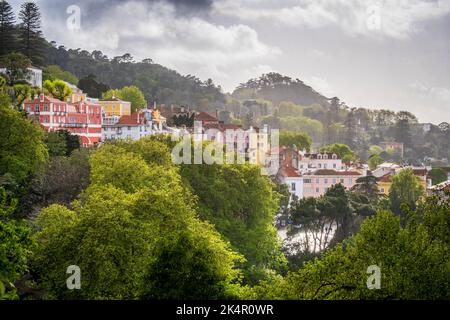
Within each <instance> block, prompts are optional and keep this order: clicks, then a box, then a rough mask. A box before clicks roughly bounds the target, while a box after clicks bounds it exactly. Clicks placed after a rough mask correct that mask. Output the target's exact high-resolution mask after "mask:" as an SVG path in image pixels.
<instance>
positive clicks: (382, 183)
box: [377, 169, 428, 196]
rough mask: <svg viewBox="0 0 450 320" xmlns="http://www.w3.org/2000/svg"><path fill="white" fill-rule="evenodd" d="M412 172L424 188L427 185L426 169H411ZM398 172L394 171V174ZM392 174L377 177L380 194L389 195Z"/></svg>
mask: <svg viewBox="0 0 450 320" xmlns="http://www.w3.org/2000/svg"><path fill="white" fill-rule="evenodd" d="M413 172H414V174H415V175H416V176H417V177H418V178H419V179H420V182H421V184H422V186H423V187H424V189H425V190H426V189H427V187H428V184H427V170H426V169H413ZM396 173H398V171H397V172H395V174H396ZM392 176H393V174H392V173H388V174H386V175H384V176H382V177H380V178H378V181H377V184H378V191H379V192H380V193H381V194H384V195H387V196H388V195H389V191H390V190H391V185H392V182H391V178H392Z"/></svg>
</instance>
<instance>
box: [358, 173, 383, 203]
mask: <svg viewBox="0 0 450 320" xmlns="http://www.w3.org/2000/svg"><path fill="white" fill-rule="evenodd" d="M351 191H352V192H355V193H357V194H360V195H363V196H365V197H367V199H369V200H371V201H372V202H373V203H377V202H378V199H379V197H380V193H379V191H378V185H377V178H376V177H374V176H365V177H361V178H358V179H356V184H355V185H354V186H353V187H352V189H351Z"/></svg>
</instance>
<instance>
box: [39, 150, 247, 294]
mask: <svg viewBox="0 0 450 320" xmlns="http://www.w3.org/2000/svg"><path fill="white" fill-rule="evenodd" d="M130 143H131V144H132V143H133V142H130ZM122 145H123V144H122ZM153 146H156V144H153ZM149 149H150V147H148V148H137V149H135V150H136V152H137V153H133V152H130V151H127V150H126V149H124V148H122V147H121V146H115V145H111V144H108V145H104V146H102V147H101V148H100V149H98V150H96V151H95V152H94V154H93V155H92V156H91V159H90V164H91V185H90V186H89V188H88V189H87V190H86V191H85V192H84V193H83V194H82V196H81V198H80V201H77V202H75V203H74V205H73V208H74V209H73V210H69V209H68V208H66V207H62V206H58V205H53V206H50V207H49V208H47V209H45V210H43V211H42V213H41V214H40V215H39V217H38V219H37V220H36V227H37V233H36V234H35V237H36V239H37V241H38V249H37V250H36V252H35V254H34V259H33V261H32V271H33V274H34V275H35V277H36V281H37V282H38V284H39V285H40V286H42V287H43V288H44V289H46V290H47V297H49V298H59V299H73V298H76V299H146V298H153V299H155V298H157V299H179V298H186V297H187V298H192V299H206V298H209V297H216V298H235V297H238V295H239V294H240V290H239V286H238V285H236V284H234V283H235V282H236V281H238V279H239V270H237V269H235V263H236V262H239V261H241V260H242V258H241V257H240V256H239V255H238V254H236V253H234V252H233V251H232V250H231V249H230V247H229V245H228V244H227V243H226V242H224V241H223V240H222V239H221V237H220V235H219V234H218V233H217V232H216V231H215V230H214V229H213V227H212V226H211V225H209V224H207V223H206V222H202V221H200V220H199V219H198V218H197V217H196V213H195V210H194V207H193V206H192V205H191V200H192V195H191V194H190V193H189V192H188V191H187V190H186V188H184V187H183V185H182V182H181V177H180V176H179V174H178V171H177V170H176V168H175V167H173V166H172V164H171V163H168V164H166V166H164V167H163V166H161V165H158V164H157V163H154V162H147V161H146V160H144V158H143V157H142V156H141V155H140V154H139V152H140V151H137V150H142V151H143V150H149ZM157 152H158V151H157V150H154V151H153V154H156V153H157ZM148 160H149V159H148ZM130 168H133V169H131V170H130ZM72 264H75V265H78V266H79V267H80V268H81V271H82V286H83V290H73V291H70V290H67V288H66V287H65V280H64V279H65V278H66V277H67V275H66V274H65V272H61V270H65V269H66V268H67V266H69V265H72Z"/></svg>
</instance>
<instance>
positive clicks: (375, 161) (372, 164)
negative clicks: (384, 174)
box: [367, 154, 384, 170]
mask: <svg viewBox="0 0 450 320" xmlns="http://www.w3.org/2000/svg"><path fill="white" fill-rule="evenodd" d="M383 162H384V159H383V158H382V157H380V156H379V155H377V154H374V155H372V156H370V157H369V160H367V163H368V164H369V169H370V170H375V169H376V168H377V167H378V166H379V165H380V164H382V163H383Z"/></svg>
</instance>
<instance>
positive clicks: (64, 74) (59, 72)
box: [42, 65, 78, 86]
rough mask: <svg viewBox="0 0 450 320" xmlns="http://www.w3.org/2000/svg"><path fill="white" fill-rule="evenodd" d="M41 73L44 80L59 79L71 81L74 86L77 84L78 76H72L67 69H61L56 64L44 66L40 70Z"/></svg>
mask: <svg viewBox="0 0 450 320" xmlns="http://www.w3.org/2000/svg"><path fill="white" fill-rule="evenodd" d="M42 75H43V80H44V81H45V80H50V81H55V80H58V79H59V80H63V81H66V82H68V83H71V84H73V85H75V86H76V85H77V84H78V78H77V77H76V76H74V75H73V74H72V73H70V72H69V71H65V70H63V69H61V68H60V67H59V66H57V65H49V66H46V67H45V68H44V70H43V71H42Z"/></svg>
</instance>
